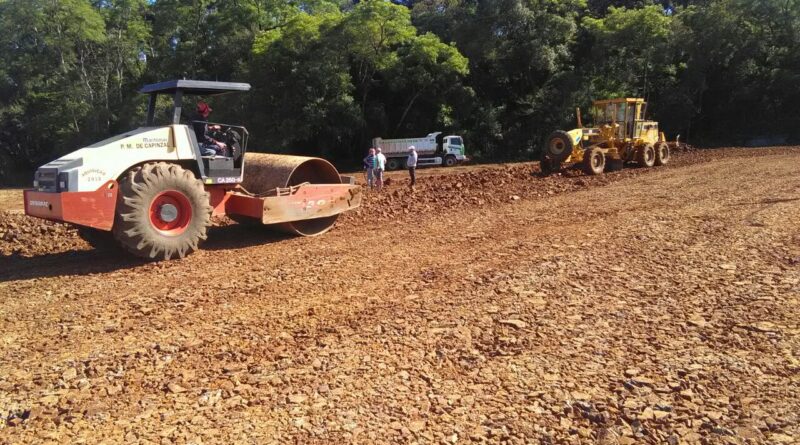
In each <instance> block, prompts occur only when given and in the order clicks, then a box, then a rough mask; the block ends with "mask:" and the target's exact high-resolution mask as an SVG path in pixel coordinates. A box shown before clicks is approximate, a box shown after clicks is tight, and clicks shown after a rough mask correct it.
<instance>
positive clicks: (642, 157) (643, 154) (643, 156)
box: [636, 144, 656, 168]
mask: <svg viewBox="0 0 800 445" xmlns="http://www.w3.org/2000/svg"><path fill="white" fill-rule="evenodd" d="M655 162H656V150H655V148H654V147H653V144H645V145H642V146H641V147H639V149H638V150H636V163H637V164H639V166H640V167H648V168H649V167H652V166H653V165H655Z"/></svg>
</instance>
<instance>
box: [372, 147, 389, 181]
mask: <svg viewBox="0 0 800 445" xmlns="http://www.w3.org/2000/svg"><path fill="white" fill-rule="evenodd" d="M375 151H376V152H377V153H376V154H375V172H374V173H375V185H376V186H377V187H378V190H381V189H382V188H383V171H384V170H386V155H384V154H383V153H381V148H380V147H378V148H376V149H375Z"/></svg>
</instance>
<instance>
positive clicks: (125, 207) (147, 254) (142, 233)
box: [112, 162, 212, 261]
mask: <svg viewBox="0 0 800 445" xmlns="http://www.w3.org/2000/svg"><path fill="white" fill-rule="evenodd" d="M119 187H120V188H119V194H118V199H117V213H116V217H115V220H114V228H113V230H112V232H113V234H114V238H116V240H117V242H119V243H120V244H121V245H122V247H123V248H124V249H125V250H127V251H128V252H130V253H132V254H134V255H136V256H138V257H141V258H146V259H151V260H156V261H159V260H169V259H170V258H174V257H179V258H183V257H184V256H186V255H188V254H189V253H191V252H193V251H195V250H197V245H198V243H199V242H200V240H204V239H206V237H207V235H206V230H207V229H208V227H209V226H210V224H211V210H212V209H211V205H210V204H209V195H208V193H207V192H206V191H205V189H204V187H203V183H202V182H201V181H200V180H198V179H197V178H196V177H195V176H194V174H193V173H192V172H191V171H189V170H185V169H183V168H181V167H180V166H179V165H175V164H168V163H165V162H158V163H148V164H144V165H143V166H141V167H138V168H135V169H132V170H130V171H128V172H127V173H126V174H125V175H124V176H123V177H122V179H121V180H120V183H119Z"/></svg>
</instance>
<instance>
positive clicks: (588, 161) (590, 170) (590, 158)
mask: <svg viewBox="0 0 800 445" xmlns="http://www.w3.org/2000/svg"><path fill="white" fill-rule="evenodd" d="M581 168H582V169H583V172H584V173H586V174H587V175H599V174H601V173H603V170H605V168H606V155H605V154H603V151H602V150H600V149H599V148H597V147H594V148H588V149H586V151H584V152H583V161H582V162H581Z"/></svg>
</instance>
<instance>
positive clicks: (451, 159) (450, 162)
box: [444, 155, 458, 167]
mask: <svg viewBox="0 0 800 445" xmlns="http://www.w3.org/2000/svg"><path fill="white" fill-rule="evenodd" d="M457 163H458V160H457V159H456V157H455V156H453V155H447V156H445V157H444V166H445V167H452V166H454V165H456V164H457Z"/></svg>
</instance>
